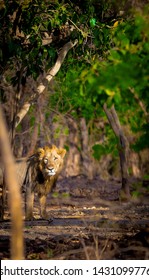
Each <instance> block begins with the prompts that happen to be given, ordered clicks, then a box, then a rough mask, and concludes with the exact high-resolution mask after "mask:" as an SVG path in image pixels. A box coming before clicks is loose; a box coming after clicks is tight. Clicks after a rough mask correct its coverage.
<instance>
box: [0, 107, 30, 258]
mask: <svg viewBox="0 0 149 280" xmlns="http://www.w3.org/2000/svg"><path fill="white" fill-rule="evenodd" d="M0 147H1V156H2V163H3V165H4V174H5V175H4V176H5V181H6V185H7V187H8V191H9V192H8V194H9V196H8V198H9V208H10V214H11V221H12V224H11V259H13V260H19V259H24V244H23V212H22V203H21V201H22V199H21V193H20V188H19V184H18V182H17V179H16V168H15V162H14V159H13V155H12V152H11V146H10V142H9V136H8V132H7V129H6V125H5V121H4V118H3V114H2V110H1V107H0ZM3 207H4V205H3Z"/></svg>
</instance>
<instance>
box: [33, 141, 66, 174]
mask: <svg viewBox="0 0 149 280" xmlns="http://www.w3.org/2000/svg"><path fill="white" fill-rule="evenodd" d="M65 154H66V150H65V149H61V148H60V149H58V148H57V147H56V146H54V145H53V146H52V147H51V148H49V147H47V146H46V147H44V148H39V149H38V150H37V160H38V163H39V165H38V166H39V169H40V171H41V172H42V174H43V176H44V177H45V178H47V177H49V176H54V175H56V174H57V173H59V172H60V171H61V168H62V165H63V159H64V156H65Z"/></svg>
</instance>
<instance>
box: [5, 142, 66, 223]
mask: <svg viewBox="0 0 149 280" xmlns="http://www.w3.org/2000/svg"><path fill="white" fill-rule="evenodd" d="M65 154H66V150H65V149H63V148H57V147H56V146H55V145H52V146H50V147H48V146H45V147H43V148H38V149H37V151H36V152H35V153H34V154H33V155H32V156H31V157H29V158H22V159H17V160H16V171H17V172H16V173H17V179H18V183H19V185H20V188H22V191H24V192H25V218H26V219H27V220H32V219H33V218H34V217H33V207H34V195H35V193H37V195H38V198H39V202H40V216H41V218H43V219H47V218H48V215H47V212H46V204H47V195H48V194H49V193H50V192H51V191H52V190H53V189H54V188H55V186H56V181H57V179H58V176H59V174H60V172H61V171H62V168H63V162H64V157H65ZM0 171H1V172H0V175H1V176H0V183H1V186H2V185H3V189H5V187H6V186H5V184H4V180H3V178H4V174H5V171H4V170H3V169H2V168H1V167H0ZM1 173H2V174H1ZM4 207H5V204H4V203H3V205H2V206H1V208H4ZM2 210H3V209H2ZM1 216H3V211H2V214H1ZM1 218H2V217H1ZM2 219H3V218H2Z"/></svg>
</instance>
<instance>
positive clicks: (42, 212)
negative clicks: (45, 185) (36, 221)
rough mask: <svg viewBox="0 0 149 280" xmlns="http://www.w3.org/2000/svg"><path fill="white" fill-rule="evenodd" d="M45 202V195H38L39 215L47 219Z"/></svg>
mask: <svg viewBox="0 0 149 280" xmlns="http://www.w3.org/2000/svg"><path fill="white" fill-rule="evenodd" d="M46 202H47V195H39V203H40V216H41V217H42V218H43V219H47V217H48V215H47V212H46Z"/></svg>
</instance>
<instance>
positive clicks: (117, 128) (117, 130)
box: [103, 104, 131, 199]
mask: <svg viewBox="0 0 149 280" xmlns="http://www.w3.org/2000/svg"><path fill="white" fill-rule="evenodd" d="M103 109H104V111H105V113H106V115H107V118H108V120H109V123H110V126H111V128H112V129H113V131H114V134H115V136H116V137H117V138H118V140H119V143H118V152H119V158H120V166H121V177H122V190H123V191H124V193H125V195H126V198H128V199H129V198H130V197H131V196H130V189H129V182H128V162H127V158H128V149H129V143H128V141H127V138H126V137H125V135H124V132H123V130H122V127H121V125H120V121H119V118H118V115H117V113H116V111H115V108H114V105H113V106H112V108H111V109H108V108H107V105H106V104H104V106H103Z"/></svg>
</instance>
